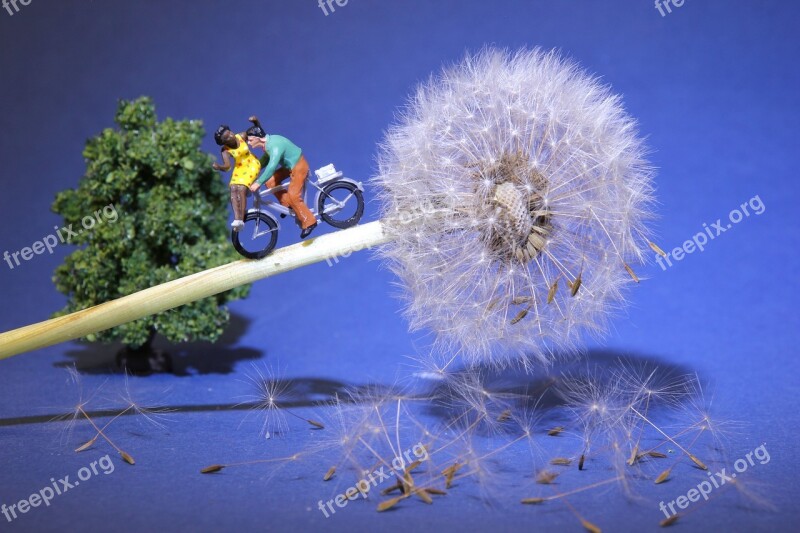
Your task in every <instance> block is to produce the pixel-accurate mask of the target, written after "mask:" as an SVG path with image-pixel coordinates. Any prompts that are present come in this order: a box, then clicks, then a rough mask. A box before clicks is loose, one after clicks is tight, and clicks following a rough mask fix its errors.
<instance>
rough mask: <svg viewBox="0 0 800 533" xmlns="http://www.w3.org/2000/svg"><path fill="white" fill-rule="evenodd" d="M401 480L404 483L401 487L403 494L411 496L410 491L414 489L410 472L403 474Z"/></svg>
mask: <svg viewBox="0 0 800 533" xmlns="http://www.w3.org/2000/svg"><path fill="white" fill-rule="evenodd" d="M403 480H404V481H405V483H403V487H402V488H403V494H405V495H406V496H409V495H410V494H411V489H413V488H414V478H412V477H411V472H409V471H408V470H406V472H405V473H404V474H403Z"/></svg>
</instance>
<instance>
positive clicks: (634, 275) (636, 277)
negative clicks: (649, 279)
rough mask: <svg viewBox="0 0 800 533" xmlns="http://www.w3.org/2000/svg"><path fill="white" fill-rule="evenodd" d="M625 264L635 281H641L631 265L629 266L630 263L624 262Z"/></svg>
mask: <svg viewBox="0 0 800 533" xmlns="http://www.w3.org/2000/svg"><path fill="white" fill-rule="evenodd" d="M623 264H624V265H625V270H627V271H628V274H630V276H631V277H632V278H633V281H635V282H636V283H639V277H638V276H637V275H636V273H635V272H634V271H633V269H632V268H631V267H630V266H628V263H623Z"/></svg>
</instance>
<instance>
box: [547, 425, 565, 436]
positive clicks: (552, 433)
mask: <svg viewBox="0 0 800 533" xmlns="http://www.w3.org/2000/svg"><path fill="white" fill-rule="evenodd" d="M562 431H564V427H563V426H558V427H554V428H553V429H551V430H550V431H548V432H547V434H548V435H550V436H551V437H555V436H557V435H560V434H561V432H562Z"/></svg>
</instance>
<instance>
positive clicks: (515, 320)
mask: <svg viewBox="0 0 800 533" xmlns="http://www.w3.org/2000/svg"><path fill="white" fill-rule="evenodd" d="M530 310H531V308H530V307H527V308H525V309H523V310H522V311H520V312H519V313H517V316H515V317H514V318H512V319H511V323H512V324H517V323H519V322H520V321H521V320H522V319H523V318H525V317H526V316H528V311H530Z"/></svg>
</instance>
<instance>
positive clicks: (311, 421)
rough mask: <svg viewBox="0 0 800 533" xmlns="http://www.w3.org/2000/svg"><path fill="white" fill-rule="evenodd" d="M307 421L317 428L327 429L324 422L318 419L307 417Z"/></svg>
mask: <svg viewBox="0 0 800 533" xmlns="http://www.w3.org/2000/svg"><path fill="white" fill-rule="evenodd" d="M306 422H308V423H309V424H311V425H312V426H314V427H316V428H319V429H325V426H324V425H323V424H322V422H317V421H316V420H311V419H310V418H309V419H306Z"/></svg>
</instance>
